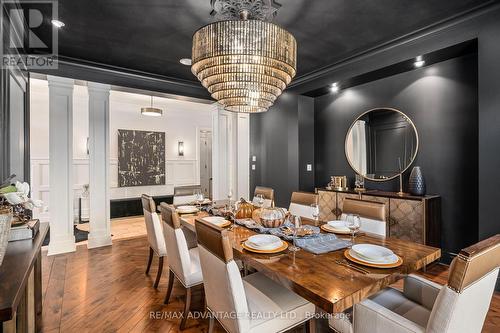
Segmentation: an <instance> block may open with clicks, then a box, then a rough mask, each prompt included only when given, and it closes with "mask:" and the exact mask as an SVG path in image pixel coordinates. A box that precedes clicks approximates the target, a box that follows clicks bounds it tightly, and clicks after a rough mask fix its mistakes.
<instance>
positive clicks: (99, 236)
mask: <svg viewBox="0 0 500 333" xmlns="http://www.w3.org/2000/svg"><path fill="white" fill-rule="evenodd" d="M91 228H92V227H91ZM111 244H112V241H111V235H106V234H104V233H101V232H92V231H91V232H90V234H89V239H88V243H87V248H89V249H94V248H96V247H103V246H109V245H111Z"/></svg>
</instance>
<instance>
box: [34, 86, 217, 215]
mask: <svg viewBox="0 0 500 333" xmlns="http://www.w3.org/2000/svg"><path fill="white" fill-rule="evenodd" d="M30 96H31V98H30V108H31V140H30V141H31V183H32V184H31V185H32V190H33V192H32V193H33V197H34V198H37V199H38V198H39V199H42V200H43V201H44V202H45V205H47V206H50V198H49V179H48V177H49V176H48V175H49V159H48V156H49V89H48V84H47V81H44V80H37V79H32V80H31V83H30ZM149 104H150V97H149V96H146V95H140V94H132V93H126V92H120V91H111V94H110V135H111V137H110V148H111V154H110V155H111V156H110V186H111V189H110V197H111V199H118V198H129V197H137V196H140V195H141V194H142V193H148V194H151V195H169V194H172V193H173V188H174V186H177V185H190V184H198V183H199V154H198V142H199V140H198V132H199V130H200V129H211V128H212V122H211V114H212V111H213V110H214V106H213V105H207V104H201V103H194V102H188V101H180V100H173V99H167V98H160V97H155V99H154V105H155V107H160V108H162V109H163V110H164V113H163V117H146V116H142V115H141V113H140V109H141V107H144V106H149ZM88 118H89V116H88V94H87V87H86V86H78V85H77V86H75V90H74V96H73V131H74V138H73V157H74V183H75V184H74V190H75V198H78V197H79V196H80V194H81V192H82V186H83V185H84V184H87V183H88V175H89V169H88V156H87V152H86V150H87V144H86V143H87V136H88ZM118 129H134V130H152V131H159V132H165V140H166V142H165V144H166V147H165V148H166V174H167V176H166V185H160V186H138V187H123V188H119V187H118V141H117V140H118ZM178 141H183V142H184V156H183V157H179V156H177V142H178ZM77 209H78V202H77V201H75V210H77ZM76 213H77V211H75V214H76ZM38 217H39V218H41V219H42V220H47V219H48V212H45V213H44V212H38Z"/></svg>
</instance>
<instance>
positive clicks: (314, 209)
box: [311, 203, 319, 225]
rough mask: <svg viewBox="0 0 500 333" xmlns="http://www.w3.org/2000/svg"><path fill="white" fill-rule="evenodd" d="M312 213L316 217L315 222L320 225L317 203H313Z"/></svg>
mask: <svg viewBox="0 0 500 333" xmlns="http://www.w3.org/2000/svg"><path fill="white" fill-rule="evenodd" d="M311 215H312V217H314V221H315V222H316V223H315V224H316V225H318V221H319V205H318V204H317V203H313V204H311Z"/></svg>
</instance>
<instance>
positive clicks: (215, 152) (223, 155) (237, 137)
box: [212, 107, 251, 200]
mask: <svg viewBox="0 0 500 333" xmlns="http://www.w3.org/2000/svg"><path fill="white" fill-rule="evenodd" d="M212 124H213V140H212V142H213V147H212V170H214V171H213V176H212V177H213V195H214V198H215V199H216V200H218V199H219V200H220V199H226V198H227V194H228V193H229V190H232V192H233V200H238V199H239V198H240V197H243V198H246V199H251V198H250V197H249V183H250V178H249V177H250V171H249V158H250V146H249V145H250V127H249V125H250V118H249V115H248V114H241V113H240V114H239V113H234V112H229V111H224V110H223V109H222V108H221V107H219V109H218V110H215V111H214V113H213V118H212Z"/></svg>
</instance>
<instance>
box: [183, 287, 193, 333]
mask: <svg viewBox="0 0 500 333" xmlns="http://www.w3.org/2000/svg"><path fill="white" fill-rule="evenodd" d="M190 307H191V288H186V302H185V303H184V312H183V313H182V321H181V326H180V329H181V331H182V330H184V328H185V327H186V321H187V317H188V315H189V308H190Z"/></svg>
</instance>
